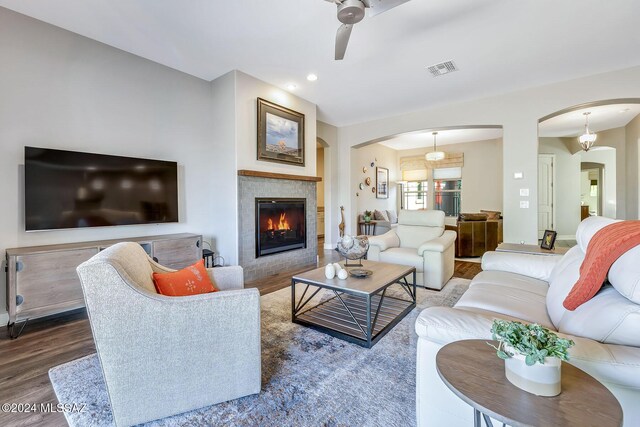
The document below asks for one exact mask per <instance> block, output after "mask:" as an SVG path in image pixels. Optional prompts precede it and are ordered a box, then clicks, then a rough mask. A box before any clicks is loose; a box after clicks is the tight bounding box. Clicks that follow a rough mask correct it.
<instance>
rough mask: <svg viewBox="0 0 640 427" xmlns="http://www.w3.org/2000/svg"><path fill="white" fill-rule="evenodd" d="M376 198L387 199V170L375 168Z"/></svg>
mask: <svg viewBox="0 0 640 427" xmlns="http://www.w3.org/2000/svg"><path fill="white" fill-rule="evenodd" d="M376 198H377V199H388V198H389V169H387V168H381V167H376Z"/></svg>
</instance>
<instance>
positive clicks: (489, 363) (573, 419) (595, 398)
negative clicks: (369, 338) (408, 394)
mask: <svg viewBox="0 0 640 427" xmlns="http://www.w3.org/2000/svg"><path fill="white" fill-rule="evenodd" d="M487 342H489V341H488V340H463V341H456V342H453V343H450V344H447V345H445V346H444V347H442V348H441V349H440V351H438V354H437V355H436V369H437V371H438V375H440V378H441V379H442V381H443V382H444V383H445V385H446V386H447V387H449V389H450V390H451V391H452V392H453V393H455V395H456V396H458V397H459V398H460V399H462V400H463V401H465V402H466V403H468V404H469V405H471V406H472V407H473V410H474V417H473V418H474V423H473V425H474V426H475V427H480V426H481V425H482V420H481V417H482V418H484V421H485V423H486V425H487V426H489V427H491V426H492V424H491V419H490V418H489V417H492V418H494V419H496V420H498V421H500V422H502V423H506V424H508V425H510V426H514V427H515V426H563V427H565V426H576V427H582V426H587V425H590V426H595V425H597V426H615V427H619V426H621V425H622V407H621V406H620V403H619V402H618V400H617V399H616V398H615V396H614V395H613V394H611V392H610V391H609V390H608V389H607V388H606V387H605V386H604V385H602V384H601V383H600V382H599V381H598V380H596V379H595V378H593V377H592V376H591V375H589V374H587V373H586V372H584V371H582V370H580V369H578V368H576V367H575V366H573V365H571V364H569V363H565V362H562V393H560V394H559V395H558V396H554V397H541V396H536V395H534V394H531V393H527V392H526V391H524V390H520V389H519V388H518V387H516V386H514V385H513V384H511V383H510V382H509V380H507V378H506V377H505V374H504V361H503V360H502V359H500V358H498V356H496V353H495V350H494V349H492V348H491V347H490V346H488V345H487ZM493 344H496V345H497V343H496V342H495V341H493Z"/></svg>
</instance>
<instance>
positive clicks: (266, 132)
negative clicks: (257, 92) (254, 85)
mask: <svg viewBox="0 0 640 427" xmlns="http://www.w3.org/2000/svg"><path fill="white" fill-rule="evenodd" d="M258 160H264V161H267V162H277V163H287V164H291V165H296V166H304V114H302V113H298V112H297V111H293V110H290V109H288V108H285V107H283V106H281V105H278V104H274V103H273V102H269V101H267V100H265V99H262V98H258Z"/></svg>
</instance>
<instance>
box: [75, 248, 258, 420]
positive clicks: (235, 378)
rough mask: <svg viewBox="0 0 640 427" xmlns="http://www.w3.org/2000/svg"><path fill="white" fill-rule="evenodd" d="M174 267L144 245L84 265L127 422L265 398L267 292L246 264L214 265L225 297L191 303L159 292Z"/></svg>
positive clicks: (116, 403)
mask: <svg viewBox="0 0 640 427" xmlns="http://www.w3.org/2000/svg"><path fill="white" fill-rule="evenodd" d="M166 271H173V270H168V269H166V268H164V267H162V266H161V265H159V264H157V263H155V262H153V260H151V258H149V257H148V256H147V254H146V252H145V251H144V250H143V249H142V248H141V247H140V245H138V244H137V243H119V244H117V245H114V246H112V247H110V248H108V249H105V250H104V251H102V252H101V253H99V254H98V255H96V256H94V257H93V258H91V259H90V260H89V261H87V262H85V263H83V264H81V265H80V266H79V267H78V274H79V276H80V281H81V283H82V290H83V292H84V298H85V302H86V306H87V313H88V315H89V320H90V323H91V330H92V333H93V338H94V341H95V344H96V351H97V353H98V357H99V359H100V363H101V365H102V372H103V374H104V379H105V382H106V384H107V390H108V393H109V399H110V401H111V408H112V412H113V417H114V420H115V422H116V424H117V425H118V426H125V425H134V424H139V423H143V422H146V421H151V420H155V419H159V418H164V417H167V416H170V415H174V414H178V413H181V412H186V411H189V410H192V409H197V408H201V407H203V406H208V405H212V404H215V403H220V402H224V401H227V400H231V399H235V398H238V397H241V396H246V395H249V394H255V393H259V392H260V387H261V361H260V294H259V292H258V290H257V289H243V286H244V285H243V275H242V268H241V267H221V268H215V269H208V270H207V272H208V273H209V275H210V276H211V277H212V278H213V280H214V281H215V283H216V285H217V286H218V288H219V289H220V292H214V293H209V294H201V295H193V296H187V297H168V296H163V295H159V294H157V293H156V291H155V287H154V285H153V281H152V278H151V273H152V272H166Z"/></svg>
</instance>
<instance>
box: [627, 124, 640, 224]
mask: <svg viewBox="0 0 640 427" xmlns="http://www.w3.org/2000/svg"><path fill="white" fill-rule="evenodd" d="M625 131H626V135H625V139H626V141H625V146H626V151H627V156H626V162H627V163H626V169H627V174H626V177H625V178H626V185H627V188H628V191H627V219H638V218H640V216H639V215H640V174H639V171H640V167H639V163H640V115H638V116H636V118H635V119H633V120H631V121H630V122H629V123H628V124H627V126H626V127H625Z"/></svg>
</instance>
